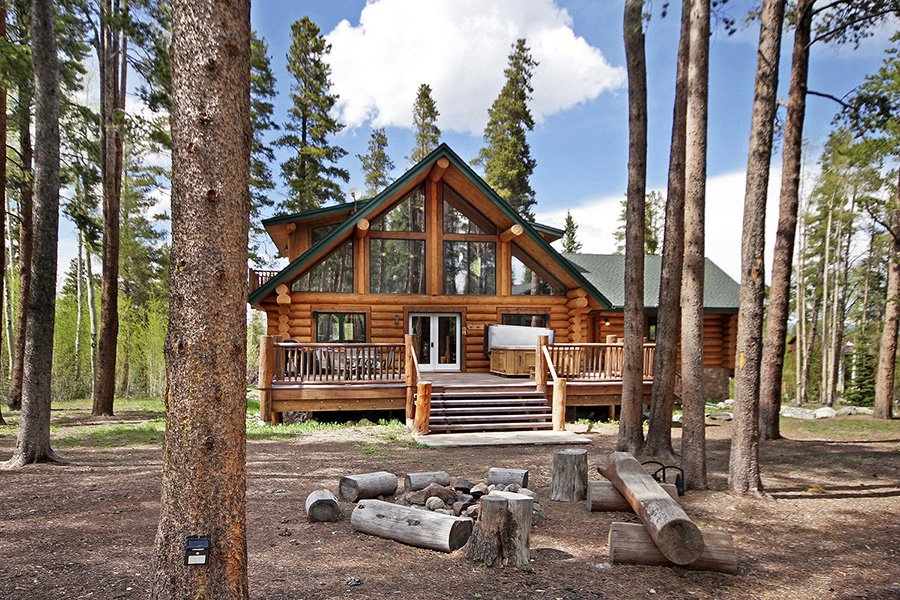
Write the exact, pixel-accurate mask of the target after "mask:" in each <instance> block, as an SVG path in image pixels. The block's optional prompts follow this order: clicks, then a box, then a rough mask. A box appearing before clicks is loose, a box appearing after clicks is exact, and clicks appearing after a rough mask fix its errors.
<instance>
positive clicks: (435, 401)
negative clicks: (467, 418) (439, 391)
mask: <svg viewBox="0 0 900 600" xmlns="http://www.w3.org/2000/svg"><path fill="white" fill-rule="evenodd" d="M546 405H547V400H546V399H545V398H462V399H456V398H432V399H431V406H432V408H434V407H436V406H444V407H465V406H546Z"/></svg>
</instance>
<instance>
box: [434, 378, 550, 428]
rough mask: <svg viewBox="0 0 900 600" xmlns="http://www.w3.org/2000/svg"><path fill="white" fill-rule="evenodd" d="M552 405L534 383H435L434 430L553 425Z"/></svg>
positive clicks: (546, 426) (548, 426)
mask: <svg viewBox="0 0 900 600" xmlns="http://www.w3.org/2000/svg"><path fill="white" fill-rule="evenodd" d="M551 412H552V411H551V408H550V405H549V404H548V403H547V399H546V397H545V396H544V393H543V392H539V391H537V390H536V389H535V387H534V385H533V384H531V385H527V384H525V385H523V384H522V383H511V384H508V385H494V386H478V385H471V386H463V385H454V386H447V387H435V389H434V390H433V391H432V394H431V420H430V423H429V427H430V430H431V433H455V432H470V431H537V430H545V429H553V423H552V422H551Z"/></svg>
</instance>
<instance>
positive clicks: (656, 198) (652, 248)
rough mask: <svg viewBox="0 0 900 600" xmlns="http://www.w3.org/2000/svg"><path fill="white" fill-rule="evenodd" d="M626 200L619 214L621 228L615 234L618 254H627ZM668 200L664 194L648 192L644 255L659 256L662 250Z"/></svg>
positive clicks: (645, 210)
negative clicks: (664, 218)
mask: <svg viewBox="0 0 900 600" xmlns="http://www.w3.org/2000/svg"><path fill="white" fill-rule="evenodd" d="M625 205H626V201H625V198H622V210H621V212H619V228H618V229H616V232H615V233H614V234H613V235H614V236H615V240H616V254H623V253H624V252H625ZM665 206H666V199H665V197H664V196H663V194H662V192H660V191H658V190H652V191H650V192H647V195H646V201H645V204H644V254H658V253H659V251H660V249H661V248H662V233H663V216H664V214H665Z"/></svg>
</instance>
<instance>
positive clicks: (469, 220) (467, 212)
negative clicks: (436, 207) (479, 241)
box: [444, 184, 496, 234]
mask: <svg viewBox="0 0 900 600" xmlns="http://www.w3.org/2000/svg"><path fill="white" fill-rule="evenodd" d="M495 229H496V228H495V227H494V226H493V225H492V224H491V222H490V221H488V220H487V219H486V218H485V217H484V215H482V214H481V213H479V212H478V211H477V210H475V209H474V208H473V207H472V205H471V204H469V203H468V202H466V201H465V200H463V199H462V197H461V196H460V195H459V194H457V193H456V190H454V189H453V188H452V187H450V186H449V185H447V184H444V233H460V234H492V233H494V230H495Z"/></svg>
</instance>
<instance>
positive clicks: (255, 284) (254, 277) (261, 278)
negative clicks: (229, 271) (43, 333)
mask: <svg viewBox="0 0 900 600" xmlns="http://www.w3.org/2000/svg"><path fill="white" fill-rule="evenodd" d="M278 273H279V271H278V270H272V269H248V270H247V280H248V282H249V284H250V293H253V292H255V291H256V290H258V289H259V288H261V287H262V286H264V285H266V283H267V282H268V281H269V280H270V279H272V278H273V277H275V276H276V275H278Z"/></svg>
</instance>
